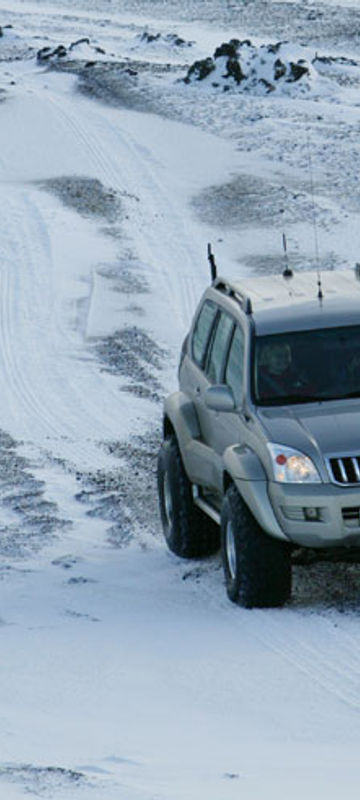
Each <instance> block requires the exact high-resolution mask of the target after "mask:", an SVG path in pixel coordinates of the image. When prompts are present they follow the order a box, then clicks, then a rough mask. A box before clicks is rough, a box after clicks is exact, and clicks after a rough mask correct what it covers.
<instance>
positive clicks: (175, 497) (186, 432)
mask: <svg viewBox="0 0 360 800" xmlns="http://www.w3.org/2000/svg"><path fill="white" fill-rule="evenodd" d="M286 275H289V271H288V270H287V271H286ZM290 275H291V273H290ZM163 436H164V441H163V444H162V446H161V450H160V453H159V459H158V490H159V502H160V512H161V519H162V525H163V530H164V534H165V539H166V542H167V544H168V546H169V548H170V550H172V551H173V552H174V553H176V554H177V555H179V556H182V557H184V558H193V557H196V558H199V557H204V556H206V555H209V554H210V553H212V552H214V551H215V550H216V549H217V548H218V547H219V544H220V542H221V551H222V559H223V566H224V572H225V581H226V588H227V593H228V596H229V598H230V600H232V601H233V602H235V603H239V604H240V605H242V606H245V607H247V608H251V607H267V606H281V605H283V604H284V603H285V602H286V601H287V600H288V599H289V597H290V594H291V569H292V558H293V553H294V551H295V550H296V551H297V552H299V549H300V550H301V551H303V550H304V548H310V549H311V551H315V550H321V551H323V552H326V551H330V550H331V552H332V553H333V554H336V553H338V554H339V556H340V554H341V557H345V558H346V555H347V554H352V556H355V555H356V554H357V555H359V553H360V549H359V548H360V282H359V280H358V274H357V272H356V270H355V271H352V270H344V271H343V270H340V271H324V272H322V273H321V279H320V278H319V275H318V274H317V272H302V273H299V274H297V275H295V276H292V277H291V276H290V277H283V276H282V275H281V274H279V275H275V276H274V275H271V276H267V277H260V278H251V279H244V280H242V279H241V280H240V281H237V280H231V281H228V280H224V279H223V278H220V277H216V275H215V274H214V275H213V281H212V284H211V285H210V286H209V287H208V288H207V290H206V291H205V293H204V295H203V297H202V299H201V301H200V304H199V306H198V308H197V310H196V313H195V316H194V320H193V323H192V325H191V329H190V331H189V333H188V335H187V337H186V339H185V341H184V344H183V347H182V352H181V358H180V366H179V390H178V391H176V392H175V393H173V394H172V395H170V396H169V397H168V398H167V399H166V401H165V405H164V418H163Z"/></svg>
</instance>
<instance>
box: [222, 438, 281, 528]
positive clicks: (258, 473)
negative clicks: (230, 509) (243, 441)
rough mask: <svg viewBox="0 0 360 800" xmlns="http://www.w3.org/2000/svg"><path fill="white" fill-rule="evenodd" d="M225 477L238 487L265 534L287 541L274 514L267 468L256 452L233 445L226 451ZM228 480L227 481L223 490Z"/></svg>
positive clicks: (224, 458)
mask: <svg viewBox="0 0 360 800" xmlns="http://www.w3.org/2000/svg"><path fill="white" fill-rule="evenodd" d="M223 460H224V470H225V471H224V477H225V476H226V475H228V476H229V477H230V478H231V480H232V481H233V483H234V484H235V486H236V488H237V490H238V492H239V494H240V495H241V497H242V499H243V500H244V503H246V505H247V506H248V508H249V509H250V511H251V513H252V514H253V516H254V517H255V519H256V521H257V522H258V524H259V525H260V527H261V528H262V530H263V531H265V533H268V534H270V536H274V537H275V538H276V539H282V540H283V541H286V542H288V541H289V538H288V537H287V536H286V534H285V533H284V531H283V530H282V528H281V527H280V525H279V522H278V520H277V518H276V516H275V514H274V511H273V508H272V505H271V502H270V498H269V493H268V480H267V475H266V472H265V470H264V467H263V465H262V463H261V461H260V459H259V457H258V456H257V455H256V453H255V452H254V451H253V450H250V448H245V447H242V446H241V445H232V446H231V447H228V448H227V449H226V450H225V453H224V456H223ZM225 483H226V481H225V480H224V490H225V489H226V486H225Z"/></svg>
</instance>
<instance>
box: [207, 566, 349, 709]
mask: <svg viewBox="0 0 360 800" xmlns="http://www.w3.org/2000/svg"><path fill="white" fill-rule="evenodd" d="M217 574H218V573H217ZM204 577H205V576H204ZM193 586H194V584H193ZM199 589H200V591H201V592H203V593H204V594H205V595H206V597H207V599H208V600H210V605H211V606H213V607H215V610H221V611H222V612H223V613H224V615H225V616H226V617H227V618H229V615H230V614H231V620H232V624H233V625H234V635H236V634H237V631H240V634H241V631H246V634H247V635H249V636H252V637H254V638H255V639H257V640H258V641H259V643H260V644H261V645H263V646H264V647H265V648H266V649H268V650H270V651H272V652H273V653H275V654H276V655H277V656H279V658H280V659H282V660H284V661H285V662H287V663H288V664H289V665H290V666H291V669H292V670H294V669H295V671H296V670H298V671H299V672H301V673H302V674H303V675H305V677H306V678H308V679H309V681H310V682H311V684H316V685H317V686H318V687H320V689H322V690H324V691H326V692H327V693H328V694H329V695H331V696H332V697H334V698H336V699H337V700H340V701H341V702H342V703H345V704H346V705H347V706H349V707H350V708H352V709H353V710H354V711H355V712H360V643H359V642H358V640H357V638H356V637H355V636H353V635H352V634H351V633H349V632H348V631H347V630H344V628H343V625H341V622H339V623H337V624H336V625H335V624H334V622H332V621H331V620H329V619H324V618H322V617H319V616H318V615H315V614H314V615H311V616H310V615H307V614H306V615H305V614H300V613H299V612H298V611H297V610H292V609H288V608H284V609H281V610H274V609H266V610H262V609H251V610H244V609H241V608H240V607H236V606H234V605H232V604H231V603H230V601H229V600H227V598H226V596H225V597H224V596H222V597H216V596H215V594H214V592H216V591H220V592H221V591H223V592H224V591H225V589H224V586H219V585H217V586H216V587H214V586H211V585H210V583H208V582H206V581H202V582H201V587H200V585H198V586H197V590H199ZM295 684H296V681H295V679H294V685H295Z"/></svg>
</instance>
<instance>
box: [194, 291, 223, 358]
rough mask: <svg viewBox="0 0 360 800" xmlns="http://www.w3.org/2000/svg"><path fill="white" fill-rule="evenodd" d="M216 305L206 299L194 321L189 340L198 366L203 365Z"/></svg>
mask: <svg viewBox="0 0 360 800" xmlns="http://www.w3.org/2000/svg"><path fill="white" fill-rule="evenodd" d="M216 312H217V306H216V305H215V303H212V302H211V300H206V301H205V303H204V305H203V307H202V309H201V311H200V314H199V316H198V318H197V321H196V323H195V328H194V332H193V336H192V342H191V352H192V357H193V359H194V361H196V363H197V365H198V366H199V367H202V366H203V363H204V358H205V354H206V348H207V344H208V341H209V337H210V333H211V329H212V326H213V324H214V320H215V317H216Z"/></svg>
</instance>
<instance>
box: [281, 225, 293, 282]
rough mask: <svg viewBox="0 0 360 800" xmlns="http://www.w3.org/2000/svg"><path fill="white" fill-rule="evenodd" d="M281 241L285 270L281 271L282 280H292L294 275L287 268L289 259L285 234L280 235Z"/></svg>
mask: <svg viewBox="0 0 360 800" xmlns="http://www.w3.org/2000/svg"><path fill="white" fill-rule="evenodd" d="M282 241H283V249H284V258H285V269H284V270H283V278H292V277H293V274H294V273H293V271H292V269H290V267H289V258H288V252H287V242H286V236H285V233H283V235H282Z"/></svg>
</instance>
